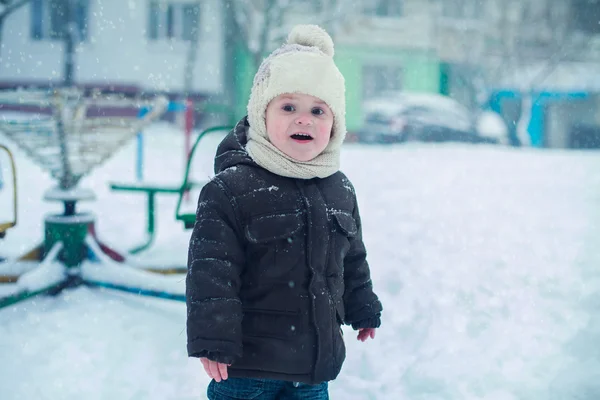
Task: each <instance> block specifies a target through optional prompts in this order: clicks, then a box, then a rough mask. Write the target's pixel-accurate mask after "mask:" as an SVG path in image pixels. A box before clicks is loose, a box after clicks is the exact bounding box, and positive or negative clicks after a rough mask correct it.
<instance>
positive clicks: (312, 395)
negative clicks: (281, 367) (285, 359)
mask: <svg viewBox="0 0 600 400" xmlns="http://www.w3.org/2000/svg"><path fill="white" fill-rule="evenodd" d="M207 394H208V399H209V400H234V399H235V400H250V399H255V400H329V392H328V388H327V382H323V383H320V384H318V385H314V386H313V385H307V384H305V383H295V382H287V381H276V380H272V379H250V378H229V379H227V380H225V381H221V382H218V383H217V382H215V381H214V380H212V381H211V382H210V384H209V385H208V391H207Z"/></svg>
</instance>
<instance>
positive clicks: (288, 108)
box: [281, 104, 295, 112]
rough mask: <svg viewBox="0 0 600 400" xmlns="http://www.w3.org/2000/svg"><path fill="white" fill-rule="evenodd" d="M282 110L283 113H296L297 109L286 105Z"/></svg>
mask: <svg viewBox="0 0 600 400" xmlns="http://www.w3.org/2000/svg"><path fill="white" fill-rule="evenodd" d="M281 109H282V110H283V111H287V112H292V111H295V108H294V106H292V105H291V104H286V105H284V106H283V107H281Z"/></svg>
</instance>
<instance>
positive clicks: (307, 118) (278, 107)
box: [266, 93, 333, 161]
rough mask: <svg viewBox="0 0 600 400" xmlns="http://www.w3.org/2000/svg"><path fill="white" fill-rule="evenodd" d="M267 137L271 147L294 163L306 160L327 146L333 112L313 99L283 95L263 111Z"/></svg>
mask: <svg viewBox="0 0 600 400" xmlns="http://www.w3.org/2000/svg"><path fill="white" fill-rule="evenodd" d="M266 122H267V134H268V135H269V140H270V141H271V143H273V145H274V146H275V147H277V148H278V149H279V150H281V151H282V152H284V153H285V154H287V155H288V156H290V157H292V158H293V159H295V160H298V161H310V160H312V159H313V158H315V157H316V156H318V155H319V154H321V152H322V151H323V150H325V148H326V147H327V145H328V144H329V139H330V137H331V128H332V127H333V113H332V112H331V109H329V107H328V106H327V104H325V103H324V102H323V101H321V100H320V99H319V98H317V97H313V96H309V95H307V94H300V93H293V94H292V93H284V94H282V95H279V96H277V97H275V98H274V99H273V100H271V102H270V103H269V105H268V106H267V111H266Z"/></svg>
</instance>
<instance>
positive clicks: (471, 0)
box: [442, 0, 485, 19]
mask: <svg viewBox="0 0 600 400" xmlns="http://www.w3.org/2000/svg"><path fill="white" fill-rule="evenodd" d="M484 6H485V5H484V3H483V2H482V1H481V0H442V15H443V16H444V17H448V18H457V19H479V18H481V17H482V14H483V8H484Z"/></svg>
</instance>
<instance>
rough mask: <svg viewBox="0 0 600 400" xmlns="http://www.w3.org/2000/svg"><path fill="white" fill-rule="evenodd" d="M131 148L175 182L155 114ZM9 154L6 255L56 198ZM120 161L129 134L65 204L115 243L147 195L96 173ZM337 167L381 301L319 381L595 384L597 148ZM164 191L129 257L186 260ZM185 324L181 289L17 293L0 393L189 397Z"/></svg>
mask: <svg viewBox="0 0 600 400" xmlns="http://www.w3.org/2000/svg"><path fill="white" fill-rule="evenodd" d="M219 139H220V138H219V137H217V136H215V137H213V138H212V139H209V140H208V141H207V143H206V146H203V148H202V149H201V153H202V154H203V155H204V156H203V158H202V159H201V160H200V161H199V162H198V165H196V166H195V169H194V173H193V174H194V176H195V177H197V178H199V179H202V178H207V177H209V176H210V175H211V171H212V168H211V166H212V155H213V154H214V149H215V147H216V144H217V142H218V140H219ZM0 142H1V143H4V142H5V140H4V139H3V138H2V137H1V136H0ZM9 144H11V143H9ZM11 148H13V149H14V148H15V146H14V145H12V144H11ZM145 151H146V153H145V156H146V161H147V163H146V169H145V175H146V178H147V179H148V180H149V181H153V182H161V183H168V184H179V183H180V180H181V176H182V169H183V160H182V154H183V137H182V135H181V133H180V132H178V131H176V130H174V129H173V128H172V127H170V126H168V125H164V124H156V125H154V126H153V127H152V128H151V129H149V130H148V131H147V142H146V150H145ZM15 156H16V159H17V163H18V166H17V169H18V178H19V182H20V185H19V196H20V202H19V207H20V209H19V217H20V219H19V225H18V227H16V228H15V229H13V230H11V231H9V234H8V236H7V238H6V239H5V240H4V241H2V242H0V254H2V255H4V256H11V257H15V256H17V255H19V254H21V253H23V252H25V251H27V250H28V249H30V248H31V247H32V246H33V245H35V244H36V243H38V242H39V241H40V240H41V238H42V232H43V222H42V221H43V216H44V214H46V213H48V212H57V211H60V209H61V208H60V205H59V204H50V203H44V202H42V200H41V198H42V196H43V193H44V191H45V190H46V189H47V188H48V187H50V186H52V185H53V182H52V180H51V179H50V178H49V177H48V176H47V175H46V174H45V173H43V172H42V171H41V170H40V169H39V168H38V167H36V166H35V165H33V164H32V163H31V162H30V161H29V160H28V159H27V158H26V157H25V156H24V154H23V153H22V152H20V151H18V150H15ZM134 167H135V143H134V142H133V141H132V142H131V143H130V144H128V145H127V146H126V147H125V148H124V149H122V150H121V151H119V152H118V153H117V154H115V156H114V157H113V158H112V159H111V160H110V161H109V162H108V163H107V164H106V165H104V166H102V167H101V168H99V169H97V170H96V171H94V172H93V173H92V174H91V176H90V177H88V178H86V179H85V180H84V181H83V182H82V183H83V185H84V186H86V187H88V188H91V189H93V190H94V191H95V192H96V194H97V197H98V199H97V201H96V202H94V203H83V204H81V205H80V206H79V207H80V209H88V210H93V211H94V212H95V214H96V216H97V230H98V233H99V235H100V237H101V238H102V239H103V240H105V241H107V242H108V243H109V244H112V245H113V246H115V247H118V248H123V249H126V248H130V247H133V246H135V245H137V244H138V243H139V242H140V241H142V239H143V234H144V230H145V219H144V218H145V214H144V213H145V207H146V205H145V199H144V198H143V197H142V196H141V195H137V194H124V193H114V192H111V191H110V190H109V187H108V183H109V182H112V181H133V180H134V176H135V168H134ZM343 169H344V171H345V172H346V173H347V175H349V177H350V178H351V179H352V180H353V182H354V184H355V186H356V189H357V192H358V196H359V202H360V206H361V213H362V218H363V229H364V238H365V242H366V245H367V248H368V250H369V260H370V263H371V269H372V275H373V280H374V285H375V289H376V291H377V292H378V294H379V295H380V297H381V299H382V301H383V304H384V315H383V325H382V327H381V329H380V330H379V332H378V335H377V337H376V338H375V340H374V341H369V342H366V343H361V342H358V341H356V340H354V337H353V333H352V332H351V330H350V329H346V330H345V333H346V336H345V337H346V339H347V340H346V341H347V347H348V356H347V360H346V363H345V366H344V369H343V370H342V373H341V375H340V377H339V378H338V379H337V380H336V381H334V382H333V383H332V384H331V386H330V388H331V396H332V398H333V399H344V400H354V399H356V400H364V399H386V400H388V399H394V400H395V399H404V400H434V399H435V400H445V399H487V400H517V399H519V400H521V399H532V400H538V399H544V400H546V399H557V400H558V399H582V400H583V399H590V400H592V399H598V398H600V347H599V346H598V343H600V268H599V267H600V154H598V153H597V152H567V151H542V150H534V149H509V148H503V147H492V146H468V145H458V144H446V145H443V146H435V145H423V144H411V145H399V146H388V147H376V146H361V145H355V144H353V145H348V146H346V147H345V148H344V150H343ZM0 193H2V192H0ZM175 204H176V199H175V198H174V197H170V196H168V195H163V196H160V197H159V199H158V205H159V213H158V222H157V224H158V226H157V229H158V237H157V241H156V243H155V245H154V247H153V248H152V249H151V250H150V251H148V252H147V253H146V254H145V255H142V256H140V257H139V261H140V262H146V263H148V264H160V263H163V264H169V265H172V264H181V265H183V264H184V263H185V260H186V255H187V254H186V253H187V244H188V237H189V231H184V230H183V229H182V227H181V226H180V224H178V223H177V222H175V220H174V213H175V211H174V209H175ZM188 206H190V207H192V208H193V207H194V204H193V200H192V203H191V205H188ZM180 279H183V278H180ZM185 342H186V337H185V305H184V304H183V303H177V302H170V301H167V300H158V299H153V298H145V297H144V298H141V297H137V296H135V295H129V294H123V293H117V292H113V291H108V290H100V289H89V288H78V289H75V290H69V291H65V292H64V293H63V294H62V295H60V296H58V297H55V298H49V297H41V298H35V299H32V300H28V301H25V302H23V303H20V304H17V305H14V306H11V307H9V308H6V309H3V310H0V399H2V400H17V399H73V400H81V399H89V400H93V399H161V400H163V399H199V398H205V394H204V393H205V390H206V385H207V384H208V379H207V377H206V375H205V374H204V372H203V369H202V368H201V365H200V363H199V362H198V360H195V359H188V358H187V356H186V349H185V347H186V346H185Z"/></svg>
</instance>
